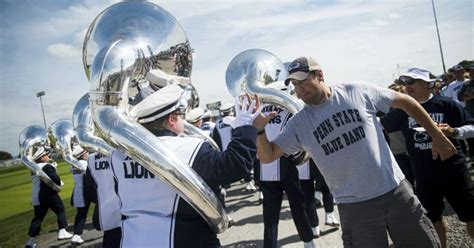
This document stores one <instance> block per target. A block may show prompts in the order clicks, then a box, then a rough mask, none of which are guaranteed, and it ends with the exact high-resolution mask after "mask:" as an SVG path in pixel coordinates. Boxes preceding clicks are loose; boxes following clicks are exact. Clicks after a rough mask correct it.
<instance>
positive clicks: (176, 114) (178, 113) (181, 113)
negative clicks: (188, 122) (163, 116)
mask: <svg viewBox="0 0 474 248" xmlns="http://www.w3.org/2000/svg"><path fill="white" fill-rule="evenodd" d="M172 115H174V116H179V117H181V118H182V119H184V116H185V114H184V113H183V112H181V111H176V112H174V113H173V114H172Z"/></svg>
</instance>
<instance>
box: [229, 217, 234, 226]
mask: <svg viewBox="0 0 474 248" xmlns="http://www.w3.org/2000/svg"><path fill="white" fill-rule="evenodd" d="M228 217H229V227H231V226H233V225H234V224H235V220H234V219H233V218H232V217H230V216H228Z"/></svg>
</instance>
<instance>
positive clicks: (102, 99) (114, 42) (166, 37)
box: [83, 1, 228, 232]
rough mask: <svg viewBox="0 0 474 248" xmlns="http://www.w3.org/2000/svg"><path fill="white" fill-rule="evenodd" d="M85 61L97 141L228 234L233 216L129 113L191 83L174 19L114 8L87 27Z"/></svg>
mask: <svg viewBox="0 0 474 248" xmlns="http://www.w3.org/2000/svg"><path fill="white" fill-rule="evenodd" d="M83 62H84V69H85V71H86V75H88V77H89V79H90V83H91V89H90V92H89V97H90V108H91V109H90V110H91V117H92V119H93V122H94V123H95V126H96V128H97V129H96V131H97V133H98V135H99V136H100V137H101V138H102V139H104V140H105V141H106V142H107V143H108V144H110V145H111V146H112V147H114V148H117V149H119V150H122V151H124V152H125V153H127V154H128V155H129V156H131V157H132V158H133V159H134V160H135V161H137V162H139V163H140V164H141V165H142V166H144V167H145V168H146V169H147V170H149V171H150V172H152V173H153V174H155V175H156V176H158V177H159V178H160V179H161V180H162V181H163V182H165V183H167V184H168V185H170V186H171V187H172V188H173V189H175V190H176V191H177V192H178V194H179V195H180V196H181V197H183V199H184V200H186V201H187V202H188V203H189V204H190V205H191V206H192V207H193V208H194V209H195V210H196V211H197V212H198V213H199V214H200V215H201V216H202V217H203V218H204V219H205V220H206V221H207V223H208V224H209V226H210V227H211V229H213V230H214V231H215V232H222V231H224V230H226V229H227V227H228V217H227V214H226V212H225V210H224V208H223V207H222V204H221V203H220V202H219V200H218V199H217V197H216V196H215V194H214V193H213V191H212V190H211V189H210V187H209V186H208V185H207V184H206V183H205V182H204V181H203V180H202V178H200V177H199V175H197V174H196V172H195V171H194V170H192V169H191V168H190V167H189V165H187V164H186V163H185V162H183V161H181V160H180V159H179V158H178V157H177V156H176V154H175V153H174V152H173V151H171V150H170V149H169V148H168V147H166V146H165V145H164V144H163V142H161V141H160V140H159V139H158V138H157V137H155V136H154V135H153V134H152V133H151V132H149V131H148V130H147V129H145V128H144V127H142V126H141V125H140V124H138V123H137V121H136V118H135V117H134V116H131V114H130V109H131V108H132V107H133V106H134V105H136V104H137V103H139V102H140V101H142V100H143V99H145V98H146V97H147V96H148V95H150V93H151V92H154V91H156V90H159V89H160V88H162V87H163V86H165V85H167V84H170V83H177V84H179V85H186V83H189V82H190V75H191V68H192V49H191V47H190V45H189V42H188V39H187V38H186V35H185V33H184V31H183V29H182V27H181V26H180V24H179V23H178V22H177V21H176V19H175V18H174V17H173V16H172V15H171V14H170V13H169V12H167V11H166V10H164V9H162V8H161V7H159V6H157V5H154V4H152V3H145V2H139V1H130V2H121V3H117V4H115V5H112V6H111V7H109V8H107V9H106V10H104V11H103V12H102V13H100V14H99V16H97V17H96V18H95V20H94V21H93V22H92V24H91V26H90V27H89V30H88V32H87V34H86V37H85V40H84V46H83Z"/></svg>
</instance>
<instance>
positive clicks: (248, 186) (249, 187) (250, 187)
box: [245, 181, 257, 192]
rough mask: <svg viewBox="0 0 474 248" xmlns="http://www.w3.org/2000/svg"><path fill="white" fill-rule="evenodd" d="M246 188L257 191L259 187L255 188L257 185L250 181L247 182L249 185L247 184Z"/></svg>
mask: <svg viewBox="0 0 474 248" xmlns="http://www.w3.org/2000/svg"><path fill="white" fill-rule="evenodd" d="M245 190H247V191H252V192H255V191H257V188H255V185H253V183H252V181H250V182H249V183H247V186H245Z"/></svg>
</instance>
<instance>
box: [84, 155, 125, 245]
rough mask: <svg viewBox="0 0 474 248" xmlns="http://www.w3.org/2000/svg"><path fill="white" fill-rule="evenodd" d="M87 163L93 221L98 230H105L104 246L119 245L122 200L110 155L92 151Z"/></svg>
mask: <svg viewBox="0 0 474 248" xmlns="http://www.w3.org/2000/svg"><path fill="white" fill-rule="evenodd" d="M87 164H88V165H87V166H88V167H87V173H86V177H85V184H86V193H87V195H88V197H89V198H90V199H91V201H92V202H94V203H95V209H94V215H93V217H92V223H93V225H94V228H95V229H96V230H101V231H103V232H104V235H103V237H102V247H104V248H114V247H119V246H120V239H121V237H122V229H121V224H122V214H121V213H120V200H119V198H118V196H117V193H116V192H115V186H116V184H115V180H114V173H113V172H112V167H111V161H110V157H108V156H104V155H102V154H100V153H92V154H91V155H90V156H89V159H88V163H87Z"/></svg>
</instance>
